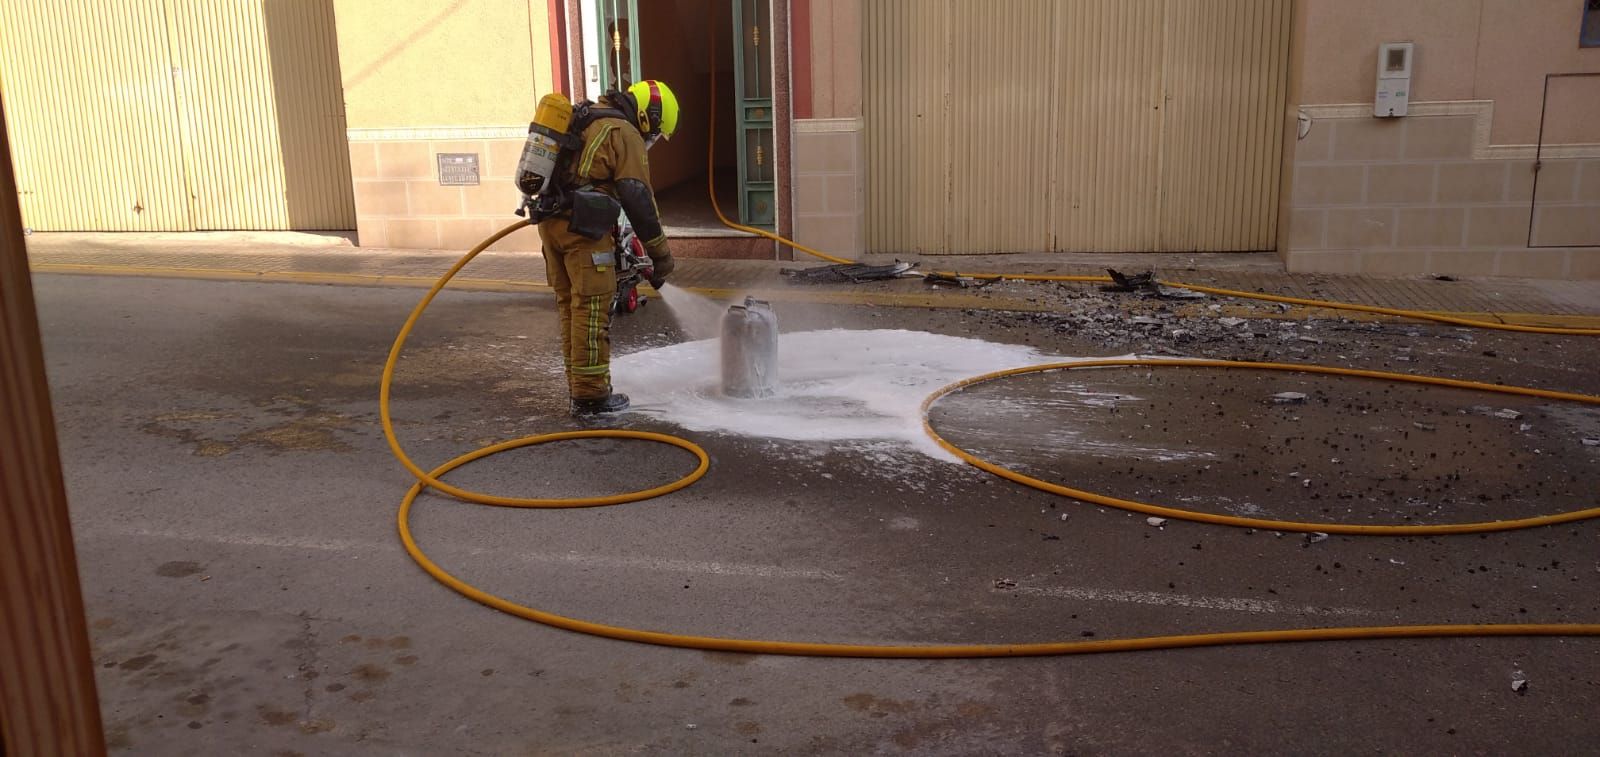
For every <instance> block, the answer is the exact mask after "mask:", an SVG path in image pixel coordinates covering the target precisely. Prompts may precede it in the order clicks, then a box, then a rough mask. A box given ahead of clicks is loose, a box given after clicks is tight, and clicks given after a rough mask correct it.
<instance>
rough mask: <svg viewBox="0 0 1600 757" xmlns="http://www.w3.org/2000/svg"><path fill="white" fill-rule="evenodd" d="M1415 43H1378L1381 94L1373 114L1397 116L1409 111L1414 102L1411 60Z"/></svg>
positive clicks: (1379, 116) (1375, 102)
mask: <svg viewBox="0 0 1600 757" xmlns="http://www.w3.org/2000/svg"><path fill="white" fill-rule="evenodd" d="M1414 52H1415V45H1413V44H1412V43H1410V42H1391V43H1387V44H1382V45H1379V46H1378V97H1377V99H1375V100H1374V101H1373V103H1372V115H1374V116H1377V117H1378V118H1395V117H1397V116H1403V115H1405V114H1406V108H1407V106H1408V105H1410V103H1411V62H1412V59H1413V53H1414Z"/></svg>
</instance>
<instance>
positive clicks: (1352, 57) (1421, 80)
mask: <svg viewBox="0 0 1600 757" xmlns="http://www.w3.org/2000/svg"><path fill="white" fill-rule="evenodd" d="M1297 10H1298V11H1299V12H1300V13H1302V14H1304V18H1303V19H1302V20H1303V22H1304V24H1305V27H1304V28H1305V30H1306V37H1305V48H1304V55H1305V58H1304V66H1303V69H1302V75H1301V79H1300V82H1299V85H1300V87H1299V89H1300V94H1301V97H1300V103H1301V104H1308V105H1311V104H1315V105H1324V104H1342V103H1365V102H1371V101H1372V97H1373V86H1374V80H1375V78H1376V76H1377V50H1378V44H1379V43H1381V42H1415V43H1417V58H1416V71H1415V74H1414V78H1413V80H1412V86H1413V89H1412V97H1411V99H1412V101H1413V102H1417V101H1438V100H1493V101H1494V102H1495V118H1494V132H1493V135H1492V137H1491V142H1492V143H1493V144H1531V143H1533V142H1534V141H1535V140H1536V139H1537V137H1538V128H1539V108H1540V103H1541V100H1542V92H1543V88H1544V76H1545V74H1547V73H1566V72H1575V71H1594V72H1600V48H1588V49H1583V48H1580V47H1578V34H1579V28H1580V26H1581V24H1582V16H1583V2H1582V0H1300V3H1299V5H1298V6H1297ZM1574 89H1576V88H1574ZM1561 99H1562V100H1565V99H1567V98H1565V97H1562V98H1561ZM1579 99H1581V100H1583V102H1574V103H1571V104H1567V103H1564V102H1563V103H1561V104H1562V105H1563V107H1572V108H1578V109H1581V111H1580V112H1574V113H1572V114H1571V115H1570V118H1571V119H1572V122H1573V123H1575V124H1578V123H1584V122H1587V123H1589V124H1596V123H1600V99H1591V98H1588V97H1580V98H1579Z"/></svg>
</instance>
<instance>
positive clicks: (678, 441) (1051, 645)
mask: <svg viewBox="0 0 1600 757" xmlns="http://www.w3.org/2000/svg"><path fill="white" fill-rule="evenodd" d="M715 37H716V35H712V44H711V45H710V46H709V47H710V55H711V62H712V65H711V71H712V82H711V87H710V91H711V102H710V112H711V113H715V112H716V91H717V87H716V65H715V64H716V47H715ZM710 124H711V125H710V135H709V137H710V144H709V146H708V147H707V150H706V181H707V190H708V192H709V193H710V195H711V207H712V209H713V210H714V211H715V212H716V214H717V218H718V219H720V220H721V221H722V223H723V224H724V225H726V226H728V227H729V228H733V229H737V230H740V231H745V232H749V233H751V234H755V235H757V236H761V237H764V238H767V239H771V240H773V241H775V242H777V243H779V244H784V245H788V246H789V247H792V248H794V249H796V250H799V251H800V252H804V253H806V254H808V255H813V256H815V257H818V258H821V259H823V260H826V261H829V262H832V263H846V264H848V263H852V262H854V261H851V260H847V259H845V258H840V257H836V256H833V255H829V254H827V253H824V252H821V251H819V250H815V249H812V248H810V247H807V246H805V245H802V244H799V243H797V242H794V241H793V240H789V239H785V238H783V237H781V236H779V235H777V234H773V233H771V232H768V231H765V230H762V229H757V228H754V227H751V226H744V225H741V224H737V223H734V222H733V221H732V220H730V219H729V218H728V217H727V216H725V215H723V213H722V208H721V207H720V206H719V205H718V203H717V193H716V186H715V175H716V165H715V162H716V161H715V158H714V156H715V155H716V119H715V118H711V119H710ZM523 225H524V224H522V223H520V222H519V223H514V224H511V225H510V226H507V227H505V228H504V229H501V230H500V231H499V232H497V233H495V234H494V235H493V236H491V237H489V238H488V239H485V240H483V241H482V242H480V243H479V244H478V246H477V247H474V248H472V250H470V251H468V252H467V254H466V255H465V256H463V257H462V258H461V260H460V261H458V262H457V263H456V264H455V265H454V266H452V267H451V268H450V270H449V271H446V272H445V274H444V275H443V276H441V277H440V278H439V281H438V282H437V283H435V284H434V285H433V288H431V289H430V290H428V293H427V294H426V295H425V296H423V298H422V301H421V302H419V303H417V306H416V308H415V309H413V310H412V311H411V315H410V317H409V318H407V319H406V322H405V325H404V326H402V327H401V329H400V333H399V334H398V335H396V336H395V340H394V346H393V347H392V348H391V349H390V350H389V358H388V360H387V362H385V363H384V367H383V383H382V389H381V392H380V396H379V412H380V415H381V417H382V421H383V433H384V436H385V438H387V439H388V441H389V448H390V450H392V451H393V452H394V456H395V458H396V459H398V460H399V461H400V463H401V464H402V465H404V466H405V467H406V469H407V470H409V471H411V474H412V475H413V476H415V477H416V478H417V483H416V484H414V485H413V486H412V487H411V489H410V490H409V491H407V492H406V495H405V498H404V499H402V500H401V502H400V512H399V514H398V516H397V521H398V526H399V529H400V540H401V542H402V543H404V545H405V549H406V552H407V553H408V554H410V555H411V557H412V559H414V560H416V561H417V564H418V565H420V566H422V569H423V570H425V571H427V572H428V574H429V575H431V576H433V577H434V578H435V579H437V580H438V581H439V582H440V583H443V584H444V585H445V586H448V587H450V588H451V589H453V590H455V591H456V592H458V593H460V594H462V595H464V596H466V597H468V598H470V599H472V600H474V601H476V602H479V603H482V604H484V605H488V606H489V607H493V608H494V609H496V610H500V611H501V612H505V613H510V614H511V615H515V616H517V617H520V618H526V619H528V620H532V621H536V622H539V623H543V624H545V625H549V626H554V627H556V628H561V629H565V630H568V631H576V632H578V633H585V634H590V635H594V636H602V637H606V638H611V639H618V640H622V641H633V642H639V643H644V644H657V645H661V646H669V647H684V648H689V649H705V650H715V651H722V652H745V653H751V654H781V655H804V656H815V657H872V658H971V657H1028V656H1044V655H1068V654H1094V653H1103V652H1129V651H1136V650H1151V649H1180V648H1184V647H1208V646H1226V645H1234V644H1268V643H1282V642H1295V641H1340V640H1357V639H1369V640H1370V639H1414V638H1441V637H1465V636H1472V637H1485V636H1600V624H1576V623H1571V624H1561V623H1546V624H1493V625H1424V626H1366V627H1347V628H1307V629H1291V630H1272V631H1233V632H1226V633H1202V634H1182V635H1173V636H1147V637H1142V638H1134V639H1108V640H1101V641H1081V640H1080V641H1062V642H1044V643H1028V644H936V645H903V644H881V645H880V644H834V643H826V642H796V641H767V640H760V639H733V638H721V637H713V636H690V635H685V634H675V633H667V632H663V631H648V630H644V629H639V628H626V627H623V626H612V625H605V624H602V623H594V622H590V621H586V620H580V619H578V618H570V617H567V616H564V615H557V614H555V613H552V612H546V611H544V610H540V609H537V608H533V607H528V606H527V605H521V604H517V603H516V602H512V601H511V600H509V599H505V598H504V597H500V596H497V595H494V594H490V593H489V592H486V591H484V590H482V589H479V588H477V587H475V586H473V585H472V584H469V583H467V582H466V581H463V580H461V579H459V578H456V577H455V576H452V575H450V573H449V572H447V571H445V570H444V569H443V568H441V567H439V565H438V564H437V563H435V562H433V561H432V560H430V559H429V558H428V556H427V554H425V553H424V552H423V551H422V548H421V547H419V546H417V542H416V539H414V538H413V537H412V534H411V506H412V505H413V504H414V503H415V502H416V500H417V497H418V496H419V495H421V494H422V492H423V491H424V490H426V489H427V488H429V487H433V488H435V489H438V490H439V491H442V492H445V493H447V494H450V495H452V496H454V497H456V498H458V499H462V500H465V501H468V502H476V503H479V504H486V505H500V506H507V507H534V508H561V507H597V506H601V505H617V504H623V503H627V502H638V501H640V500H645V499H650V498H652V497H659V496H661V495H664V494H669V493H671V492H675V491H677V490H679V489H682V488H684V487H686V486H689V485H690V484H692V483H694V482H695V481H698V480H700V478H701V477H702V476H704V475H705V474H706V470H707V468H709V466H710V460H709V458H708V457H707V456H706V453H705V450H703V449H701V448H700V446H699V445H697V444H695V443H694V442H691V441H689V440H687V439H683V438H680V437H676V436H671V435H668V434H655V433H647V432H641V431H628V430H621V429H604V430H594V431H573V432H561V433H553V434H538V435H534V436H526V437H522V438H520V439H513V440H511V441H507V442H501V443H500V444H495V445H492V446H489V447H484V448H482V449H479V450H476V451H473V452H469V453H467V454H465V455H462V456H460V457H457V458H455V459H453V460H450V461H449V462H446V463H445V464H443V465H441V466H439V467H437V468H435V469H433V470H432V471H431V472H430V471H424V470H423V469H422V468H421V467H419V466H418V465H417V464H416V463H415V462H413V461H412V460H411V458H410V457H408V456H407V455H406V453H405V450H404V449H403V448H402V447H401V446H400V440H399V439H398V438H397V437H396V436H395V431H394V422H393V419H392V418H391V416H390V409H389V399H390V384H391V383H392V382H393V380H394V371H395V366H396V364H397V363H398V362H399V360H400V351H401V349H402V348H404V346H405V341H406V338H407V337H408V336H410V335H411V330H412V328H413V327H414V326H415V325H416V323H417V320H418V319H419V318H421V317H422V313H423V311H424V310H426V309H427V307H428V304H429V303H431V302H432V301H433V298H434V297H435V296H437V295H438V294H439V292H440V290H442V289H444V287H445V285H446V284H448V283H449V282H450V279H451V278H453V277H454V276H455V275H456V273H457V272H459V271H460V270H461V269H462V268H463V267H464V266H466V264H467V263H469V262H471V260H472V259H473V258H474V257H477V255H478V253H480V252H483V251H484V250H485V249H486V248H488V247H489V245H491V244H494V243H495V242H496V241H499V240H500V239H501V238H503V237H505V236H506V235H508V234H511V233H512V232H514V231H516V230H517V229H520V228H522V226H523ZM948 275H954V276H969V277H974V278H999V279H1009V280H1014V281H1052V282H1073V281H1077V282H1108V281H1110V278H1109V277H1106V276H1070V275H1053V274H981V273H980V274H972V273H959V272H949V274H948ZM1163 283H1165V284H1167V285H1168V286H1175V287H1183V288H1186V289H1192V290H1195V291H1198V292H1205V293H1207V294H1214V295H1219V296H1225V297H1240V298H1246V299H1254V300H1265V301H1268V302H1280V303H1285V304H1290V305H1300V306H1305V307H1318V308H1329V309H1334V310H1351V311H1359V312H1366V313H1375V314H1380V315H1389V316H1396V317H1401V318H1412V319H1417V320H1423V321H1433V322H1437V323H1448V324H1452V325H1458V326H1472V327H1476V328H1486V329H1497V330H1501V331H1518V332H1524V333H1534V334H1564V335H1574V336H1600V329H1583V328H1551V327H1543V326H1519V325H1513V324H1505V323H1495V322H1491V321H1479V320H1472V319H1467V318H1457V317H1454V316H1448V315H1442V314H1438V313H1427V312H1421V311H1414V310H1401V309H1398V308H1384V307H1374V306H1370V305H1358V304H1354V303H1346V302H1331V301H1326V300H1309V299H1302V298H1296V297H1282V296H1278V295H1269V294H1259V293H1255V292H1242V291H1236V290H1231V289H1221V288H1217V287H1208V286H1200V285H1195V284H1185V283H1183V282H1163ZM1133 365H1141V366H1150V367H1161V368H1177V367H1190V368H1194V367H1212V368H1246V369H1264V370H1280V371H1300V372H1307V373H1321V374H1329V375H1341V376H1357V377H1364V378H1375V379H1385V380H1391V381H1406V382H1412V383H1418V384H1429V385H1435V386H1448V387H1454V388H1462V389H1476V390H1480V391H1489V392H1499V393H1503V394H1514V395H1521V396H1528V397H1539V398H1543V399H1556V400H1566V401H1573V402H1583V403H1588V404H1600V397H1597V396H1592V395H1585V394H1570V393H1565V392H1552V391H1547V390H1541V389H1529V388H1524V387H1514V386H1502V385H1498V384H1483V383H1478V382H1473V381H1459V380H1455V379H1447V378H1436V377H1431V376H1410V375H1405V374H1396V373H1383V372H1379V371H1362V370H1353V369H1346V368H1331V367H1325V366H1315V365H1288V364H1282V363H1233V362H1227V361H1217V360H1195V361H1173V360H1101V361H1091V362H1086V363H1070V364H1056V365H1044V366H1033V367H1029V368H1020V369H1016V370H1011V371H1000V372H997V373H991V374H987V375H984V376H978V377H975V378H971V379H967V380H965V381H961V382H957V383H955V384H951V385H950V386H947V387H944V388H943V389H940V390H938V391H937V392H934V393H933V394H932V395H930V396H929V397H928V398H927V399H926V400H925V401H924V402H923V404H922V414H923V425H924V427H925V429H926V430H927V432H928V434H929V435H930V436H932V437H933V439H934V440H935V441H937V442H938V443H939V444H940V445H941V446H943V447H944V448H945V449H947V450H949V451H951V452H952V453H954V454H956V455H957V456H958V457H960V458H961V459H963V460H965V461H966V462H968V463H970V464H972V465H975V466H977V467H979V468H982V469H983V470H986V471H989V472H990V473H994V474H995V475H998V476H1002V477H1004V478H1007V479H1010V480H1012V481H1016V482H1018V483H1021V484H1023V485H1025V486H1031V487H1033V488H1035V489H1039V490H1041V491H1047V492H1051V493H1053V494H1059V495H1062V496H1066V497H1072V498H1074V499H1079V500H1083V501H1086V502H1092V503H1096V504H1102V505H1107V506H1110V507H1118V508H1123V509H1127V510H1132V511H1136V512H1142V513H1150V514H1153V515H1159V516H1162V517H1170V518H1181V519H1185V520H1193V521H1198V522H1202V523H1215V524H1219V525H1227V526H1243V527H1250V528H1261V529H1271V530H1279V531H1320V532H1324V533H1339V534H1360V535H1407V534H1409V535H1417V534H1461V533H1483V532H1488V531H1509V530H1513V529H1519V528H1532V527H1534V526H1542V525H1550V524H1554V523H1567V522H1572V521H1577V520H1585V519H1589V518H1595V517H1600V508H1592V509H1587V510H1578V511H1574V512H1568V513H1559V514H1555V515H1548V516H1541V517H1535V518H1523V519H1518V520H1506V521H1490V522H1484V523H1462V524H1445V525H1435V526H1356V525H1344V524H1337V523H1296V522H1291V521H1275V520H1265V519H1257V518H1236V517H1230V516H1223V515H1215V514H1211V513H1201V512H1194V511H1190V510H1180V509H1177V508H1170V507H1162V506H1160V505H1152V504H1146V503H1142V502H1136V501H1133V500H1125V499H1119V498H1116V497H1109V496H1105V495H1101V494H1095V493H1093V492H1087V491H1083V490H1079V489H1073V488H1070V487H1066V486H1061V485H1059V484H1052V483H1050V482H1047V481H1042V480H1040V479H1037V478H1033V477H1031V476H1027V475H1025V474H1022V473H1018V472H1016V471H1012V470H1009V469H1007V468H1004V467H1002V466H999V465H995V464H993V463H990V462H988V461H986V460H983V459H981V458H979V457H977V456H975V455H973V454H971V453H969V452H967V451H965V450H962V449H960V448H959V447H956V446H955V445H953V444H951V443H950V442H948V441H946V440H945V439H944V438H943V437H941V436H940V435H939V434H938V432H936V431H935V430H934V428H933V425H932V423H931V422H929V420H928V411H929V410H930V409H931V408H932V406H933V404H934V403H935V402H937V401H938V400H939V399H940V398H941V397H944V396H945V395H948V394H950V393H951V392H955V391H958V390H960V389H963V388H965V387H968V386H972V385H974V384H978V383H982V382H985V381H992V380H996V379H999V378H1003V377H1006V376H1013V375H1018V374H1022V373H1035V372H1041V371H1052V370H1071V369H1079V368H1089V367H1112V366H1133ZM595 438H611V439H640V440H644V441H653V442H658V443H662V444H668V445H671V446H674V447H678V448H680V449H684V450H687V451H689V452H690V453H692V454H693V455H694V456H695V457H696V458H697V459H698V461H699V464H698V465H697V466H696V467H695V469H694V470H693V471H691V472H690V473H689V474H688V475H686V476H684V477H683V478H681V479H679V480H677V481H674V482H672V483H669V484H665V485H663V486H658V487H655V488H653V489H647V490H644V491H638V492H632V493H626V494H617V495H612V496H608V497H582V498H574V499H555V498H536V497H535V498H524V497H504V496H497V495H491V494H485V493H482V492H474V491H470V490H466V489H461V488H459V487H455V486H451V485H450V484H447V483H445V482H443V481H441V480H439V477H440V476H443V475H444V474H446V473H448V472H450V471H452V470H454V469H456V468H459V467H461V466H463V465H466V464H467V463H470V462H473V461H474V460H481V459H483V458H485V457H488V456H490V455H493V454H495V453H497V452H502V451H505V450H509V449H516V448H519V447H527V446H531V445H536V444H544V443H547V442H555V441H562V440H567V439H595Z"/></svg>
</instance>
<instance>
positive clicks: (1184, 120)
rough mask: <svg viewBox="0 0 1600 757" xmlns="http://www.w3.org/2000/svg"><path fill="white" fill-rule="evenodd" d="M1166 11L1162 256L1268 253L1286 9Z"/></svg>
mask: <svg viewBox="0 0 1600 757" xmlns="http://www.w3.org/2000/svg"><path fill="white" fill-rule="evenodd" d="M1167 7H1168V15H1167V40H1168V42H1167V56H1168V58H1167V94H1168V97H1169V99H1168V100H1167V110H1166V126H1165V129H1166V143H1165V145H1164V150H1163V155H1164V156H1165V159H1166V167H1165V173H1166V176H1165V179H1164V181H1163V183H1162V198H1161V199H1162V201H1161V216H1160V224H1159V225H1160V227H1161V234H1162V240H1161V241H1162V246H1161V249H1164V250H1199V251H1202V252H1216V251H1229V250H1270V249H1273V247H1274V245H1275V244H1276V239H1277V218H1278V175H1279V167H1280V165H1281V163H1280V156H1281V155H1282V152H1283V113H1284V102H1285V99H1286V97H1287V90H1286V87H1287V86H1288V82H1287V76H1286V68H1287V65H1288V62H1287V61H1288V55H1289V3H1286V2H1280V0H1184V1H1183V2H1176V1H1173V2H1169V3H1168V6H1167Z"/></svg>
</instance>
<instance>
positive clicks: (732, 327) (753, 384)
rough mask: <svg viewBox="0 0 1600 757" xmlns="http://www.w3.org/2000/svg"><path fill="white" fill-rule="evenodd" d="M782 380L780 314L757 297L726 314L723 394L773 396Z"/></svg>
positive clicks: (734, 306) (732, 307)
mask: <svg viewBox="0 0 1600 757" xmlns="http://www.w3.org/2000/svg"><path fill="white" fill-rule="evenodd" d="M777 381H778V317H777V316H776V315H774V314H773V312H772V304H771V303H768V302H763V301H761V300H758V299H756V298H754V297H746V298H744V302H743V303H741V304H738V305H732V306H730V307H729V308H728V312H727V313H726V314H724V315H723V316H722V393H723V394H726V395H728V396H730V397H770V396H772V394H773V393H774V391H775V390H776V385H777Z"/></svg>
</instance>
